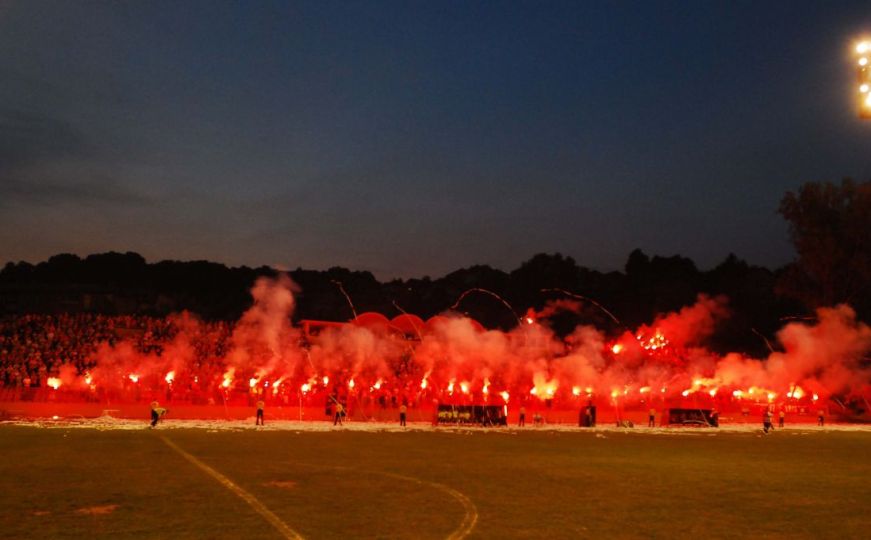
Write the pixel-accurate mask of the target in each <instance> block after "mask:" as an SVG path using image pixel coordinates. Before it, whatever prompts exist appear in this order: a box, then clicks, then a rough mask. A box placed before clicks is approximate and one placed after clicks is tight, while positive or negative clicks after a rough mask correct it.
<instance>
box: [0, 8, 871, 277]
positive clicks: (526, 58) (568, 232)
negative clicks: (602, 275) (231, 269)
mask: <svg viewBox="0 0 871 540" xmlns="http://www.w3.org/2000/svg"><path fill="white" fill-rule="evenodd" d="M863 32H864V33H866V35H867V34H871V4H869V3H868V2H867V1H857V2H847V1H834V2H823V1H815V2H795V1H789V2H769V1H765V2H758V1H753V2H722V3H712V2H690V1H685V2H652V1H651V2H647V1H645V2H595V3H593V2H567V3H558V2H529V3H508V2H492V3H490V2H481V3H475V2H468V1H461V2H456V3H453V2H411V3H398V2H368V3H364V2H347V3H335V4H334V3H328V2H327V3H325V2H322V1H318V2H311V3H292V4H287V3H283V2H280V3H270V2H263V1H256V2H254V1H252V2H245V3H230V2H217V1H215V2H202V3H198V2H191V1H184V2H178V1H172V2H116V1H112V2H109V1H105V2H71V1H62V2H42V1H35V0H24V1H15V0H12V1H8V0H0V262H5V261H10V260H14V261H18V260H27V261H31V262H36V261H40V260H44V259H45V258H47V257H48V256H50V255H53V254H56V253H62V252H72V253H78V254H80V255H86V254H89V253H95V252H103V251H109V250H116V251H128V250H130V251H137V252H139V253H141V254H142V255H144V256H145V257H146V258H147V259H148V260H150V261H157V260H161V259H167V258H172V259H181V260H191V259H209V260H214V261H218V262H223V263H227V264H231V265H239V264H247V265H260V264H269V265H274V266H277V267H286V268H296V267H297V266H302V267H304V268H312V269H325V268H328V267H330V266H335V265H341V266H346V267H350V268H352V269H360V270H371V271H372V272H374V273H375V275H376V276H377V277H379V278H382V279H384V278H392V277H412V276H422V275H431V276H434V277H435V276H439V275H442V274H444V273H446V272H448V271H451V270H454V269H457V268H459V267H463V266H469V265H472V264H490V265H493V266H496V267H498V268H502V269H506V270H507V269H511V268H515V267H516V266H517V265H518V264H519V263H521V262H522V261H524V260H526V259H528V258H529V257H531V256H532V255H533V254H535V253H539V252H556V251H559V252H561V253H564V254H566V255H570V256H572V257H574V258H575V259H576V260H577V261H578V263H579V264H581V265H584V266H588V267H591V268H595V269H599V270H615V269H620V268H622V266H623V264H624V263H625V261H626V258H627V256H628V254H629V252H630V251H631V250H632V249H634V248H636V247H639V248H641V249H643V250H644V251H646V252H647V253H649V254H660V255H672V254H677V253H679V254H682V255H684V256H688V257H691V258H693V259H694V260H695V261H696V262H697V263H698V264H699V266H700V267H701V268H703V269H705V268H710V267H712V266H714V265H716V264H717V263H719V262H721V261H722V260H723V259H724V258H725V257H726V255H727V254H728V253H730V252H734V253H735V254H736V255H738V256H739V257H741V258H744V259H746V260H748V261H749V262H751V263H755V264H761V265H765V266H769V267H774V266H778V265H781V264H783V263H785V262H788V261H789V260H790V259H791V258H792V257H793V252H792V248H791V246H790V244H789V239H788V236H787V227H786V224H785V223H784V221H783V219H782V218H781V217H780V216H779V215H777V214H776V210H777V206H778V203H779V201H780V199H781V197H782V196H783V194H784V193H785V192H786V191H787V190H791V189H796V188H797V187H798V186H799V185H800V184H801V183H803V182H807V181H821V180H832V181H838V180H840V179H841V178H843V177H848V176H849V177H853V178H855V179H857V180H867V179H869V178H871V121H865V122H864V123H863V122H862V121H860V120H859V119H858V116H857V114H856V108H855V104H854V98H855V94H854V93H855V92H856V89H855V84H854V83H855V80H856V79H855V72H854V70H853V67H852V61H853V59H852V56H851V54H852V47H853V44H854V43H855V40H856V38H857V37H860V36H861V35H862V34H863Z"/></svg>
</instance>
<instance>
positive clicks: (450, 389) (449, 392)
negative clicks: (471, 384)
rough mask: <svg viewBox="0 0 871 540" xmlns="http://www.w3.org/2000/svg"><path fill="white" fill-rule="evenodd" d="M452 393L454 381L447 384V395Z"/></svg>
mask: <svg viewBox="0 0 871 540" xmlns="http://www.w3.org/2000/svg"><path fill="white" fill-rule="evenodd" d="M453 393H454V381H451V382H449V383H448V394H453Z"/></svg>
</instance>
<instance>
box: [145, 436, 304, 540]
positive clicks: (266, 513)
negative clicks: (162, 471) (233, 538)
mask: <svg viewBox="0 0 871 540" xmlns="http://www.w3.org/2000/svg"><path fill="white" fill-rule="evenodd" d="M158 437H160V440H162V441H163V442H164V443H166V445H167V446H169V447H170V448H172V449H173V450H175V451H176V452H178V453H179V454H180V455H181V456H182V457H183V458H185V459H186V460H188V461H190V462H191V463H193V464H194V465H196V466H197V467H198V468H199V469H200V470H202V471H203V472H205V473H206V474H208V475H209V476H211V477H212V478H214V479H215V480H217V481H218V483H220V484H221V485H222V486H224V487H225V488H227V489H229V490H230V491H231V492H233V493H234V494H236V495H237V496H238V497H239V498H241V499H242V500H243V501H245V502H246V503H248V505H249V506H250V507H251V508H253V509H254V511H255V512H257V513H258V514H260V515H261V516H263V518H264V519H265V520H266V521H268V522H269V524H270V525H272V526H273V527H275V528H276V529H277V530H278V532H279V533H281V535H282V536H283V537H284V538H287V539H289V540H303V537H302V536H301V535H300V534H299V533H297V532H296V531H294V530H293V529H291V528H290V527H289V526H288V525H287V523H285V522H284V521H282V520H281V518H279V517H278V516H276V515H275V514H274V513H272V511H271V510H269V508H266V506H265V505H264V504H263V503H261V502H260V501H259V500H257V497H255V496H254V495H252V494H250V493H248V492H247V491H245V490H244V489H242V488H241V487H239V486H238V485H237V484H236V483H235V482H233V481H232V480H230V479H229V478H227V477H226V476H224V475H223V474H221V473H219V472H218V471H216V470H215V469H213V468H211V467H209V466H208V465H206V464H205V463H203V462H202V461H200V460H199V459H197V458H196V457H194V456H193V455H192V454H189V453H187V452H185V451H184V450H182V449H181V448H179V447H178V446H177V445H176V444H175V443H174V442H172V441H170V440H169V439H167V438H166V437H164V436H163V435H158Z"/></svg>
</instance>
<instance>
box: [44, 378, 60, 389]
mask: <svg viewBox="0 0 871 540" xmlns="http://www.w3.org/2000/svg"><path fill="white" fill-rule="evenodd" d="M45 382H46V384H48V385H49V386H51V387H52V388H54V389H55V390H57V389H58V388H60V379H58V378H57V377H49V378H48V379H47V380H46V381H45Z"/></svg>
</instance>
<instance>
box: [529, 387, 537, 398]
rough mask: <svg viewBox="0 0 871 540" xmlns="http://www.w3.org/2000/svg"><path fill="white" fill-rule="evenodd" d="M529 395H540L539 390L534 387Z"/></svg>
mask: <svg viewBox="0 0 871 540" xmlns="http://www.w3.org/2000/svg"><path fill="white" fill-rule="evenodd" d="M529 393H530V394H532V395H533V396H534V395H536V394H538V390H537V389H536V388H535V387H534V386H533V387H532V390H530V391H529Z"/></svg>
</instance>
